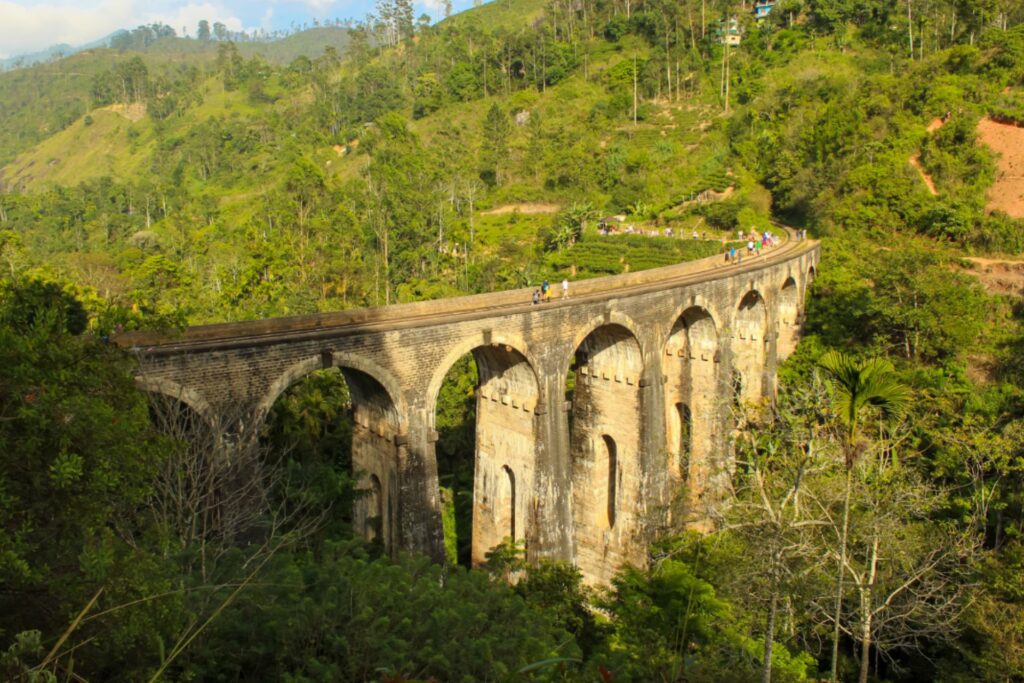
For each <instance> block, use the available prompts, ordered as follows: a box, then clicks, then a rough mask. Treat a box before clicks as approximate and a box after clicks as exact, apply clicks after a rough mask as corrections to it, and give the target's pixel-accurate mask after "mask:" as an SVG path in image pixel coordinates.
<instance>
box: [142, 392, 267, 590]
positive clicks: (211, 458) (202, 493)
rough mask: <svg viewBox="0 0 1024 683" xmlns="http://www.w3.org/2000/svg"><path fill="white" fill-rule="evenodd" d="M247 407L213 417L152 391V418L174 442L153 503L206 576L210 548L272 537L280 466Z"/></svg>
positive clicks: (178, 548) (165, 528) (181, 549)
mask: <svg viewBox="0 0 1024 683" xmlns="http://www.w3.org/2000/svg"><path fill="white" fill-rule="evenodd" d="M242 410H243V409H239V412H237V413H234V414H232V413H230V412H229V411H228V410H224V411H222V412H220V413H218V414H215V415H212V416H211V417H212V418H213V420H210V419H207V417H206V416H202V415H200V414H199V412H198V411H196V410H195V409H194V408H193V406H192V405H190V404H189V403H186V402H185V401H183V400H180V399H179V398H177V397H175V396H169V395H167V394H160V393H150V394H149V415H150V420H151V421H152V424H153V426H154V427H155V428H156V429H157V430H158V431H160V432H162V433H163V434H165V435H166V436H168V437H170V440H171V443H170V444H169V448H168V449H167V451H166V453H164V454H163V457H162V458H161V462H160V467H159V469H158V470H157V472H156V473H155V476H154V478H153V481H152V499H151V500H150V501H149V504H150V505H151V507H152V509H153V510H154V512H155V513H156V519H157V523H158V524H159V525H160V527H161V531H162V533H165V534H166V535H167V537H168V538H172V539H174V540H175V552H178V553H180V554H181V555H180V556H181V557H182V559H183V561H185V562H187V563H194V568H195V569H196V570H197V571H199V572H202V573H203V575H204V576H205V572H206V571H207V569H208V568H209V567H210V566H211V565H210V564H208V562H212V558H211V557H210V555H209V554H208V553H209V550H210V548H214V547H220V548H224V547H225V546H226V545H228V544H235V543H237V544H249V543H262V542H264V541H266V540H267V538H268V536H269V534H270V533H272V532H271V531H270V530H269V529H268V527H267V524H266V520H267V517H268V514H269V513H270V512H271V511H272V510H273V509H274V502H275V499H276V498H278V497H279V496H280V495H281V493H282V492H281V488H280V486H279V482H280V477H279V474H280V468H279V467H278V466H277V463H275V462H273V460H272V459H271V458H269V457H268V452H267V450H266V449H265V448H264V447H263V446H262V444H261V443H260V442H259V440H258V439H257V438H254V433H253V432H252V431H251V430H252V429H253V427H252V420H251V419H249V418H250V417H251V416H250V415H249V414H247V413H243V412H242Z"/></svg>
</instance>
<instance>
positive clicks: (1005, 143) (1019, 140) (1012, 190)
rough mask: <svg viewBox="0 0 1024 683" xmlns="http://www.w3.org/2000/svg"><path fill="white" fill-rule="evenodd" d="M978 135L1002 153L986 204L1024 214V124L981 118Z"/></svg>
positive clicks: (993, 208) (1011, 214)
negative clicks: (1021, 125)
mask: <svg viewBox="0 0 1024 683" xmlns="http://www.w3.org/2000/svg"><path fill="white" fill-rule="evenodd" d="M978 136H979V137H980V138H981V141H982V142H983V143H985V144H986V145H988V147H989V148H990V149H991V150H992V151H993V152H996V153H997V154H998V155H999V161H998V162H997V164H996V166H997V168H998V173H997V175H996V181H995V183H993V184H992V188H991V189H990V190H989V193H988V204H987V205H986V206H985V208H986V209H988V210H989V211H1002V212H1003V213H1005V214H1006V215H1008V216H1011V217H1013V218H1024V128H1021V127H1019V126H1015V125H1013V124H1009V123H999V122H997V121H993V120H992V119H989V118H984V119H982V120H981V121H978Z"/></svg>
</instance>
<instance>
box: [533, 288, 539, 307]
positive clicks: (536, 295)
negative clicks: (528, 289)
mask: <svg viewBox="0 0 1024 683" xmlns="http://www.w3.org/2000/svg"><path fill="white" fill-rule="evenodd" d="M539 303H540V290H539V289H535V290H533V305H534V306H536V305H537V304H539Z"/></svg>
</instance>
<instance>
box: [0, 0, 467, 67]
mask: <svg viewBox="0 0 1024 683" xmlns="http://www.w3.org/2000/svg"><path fill="white" fill-rule="evenodd" d="M452 4H453V5H454V7H455V11H459V10H461V9H465V8H466V7H468V6H470V5H471V4H472V0H453V3H452ZM373 5H374V0H256V1H252V0H250V1H249V2H246V1H244V0H0V58H4V57H12V56H15V55H19V54H25V53H28V52H34V51H36V50H42V49H44V48H47V47H49V46H50V45H55V44H59V43H68V44H70V45H81V44H83V43H89V42H91V41H93V40H96V39H98V38H102V37H103V36H105V35H108V34H110V33H112V32H113V31H116V30H117V29H119V28H135V27H136V26H138V25H140V24H151V23H153V22H155V21H161V22H163V23H165V24H168V25H170V26H172V27H174V29H175V30H176V31H178V33H179V34H180V33H181V31H182V28H183V27H185V28H187V29H188V34H189V35H193V36H194V35H195V31H196V24H197V23H198V22H199V20H200V19H206V20H208V21H209V22H210V23H211V24H212V23H213V22H215V21H220V22H222V23H224V24H225V25H227V27H228V28H230V29H232V30H241V29H245V30H252V29H256V28H264V29H267V30H273V29H287V28H289V26H291V25H292V24H293V23H294V24H303V23H311V22H312V21H313V19H320V20H322V19H334V18H340V19H346V18H354V19H362V18H363V17H365V16H366V14H367V13H369V12H372V11H373ZM442 7H443V2H442V0H416V10H417V15H419V14H421V13H423V12H426V13H427V14H429V15H430V16H431V17H433V18H434V19H435V20H437V19H438V18H440V17H441V16H442V14H443V10H442Z"/></svg>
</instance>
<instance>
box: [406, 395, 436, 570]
mask: <svg viewBox="0 0 1024 683" xmlns="http://www.w3.org/2000/svg"><path fill="white" fill-rule="evenodd" d="M408 417H409V419H408V422H407V424H408V425H409V431H408V434H407V435H406V437H405V442H404V443H403V444H402V447H401V448H399V449H398V539H397V540H398V543H397V546H398V547H399V548H400V549H401V550H403V551H407V552H420V553H424V554H426V555H428V556H430V558H431V559H433V560H434V561H436V562H442V563H443V562H444V561H445V555H444V531H443V528H442V526H441V501H440V500H439V497H438V496H439V490H438V483H437V458H436V457H435V455H434V445H435V444H436V442H437V432H435V431H434V430H433V427H432V426H431V424H432V420H428V419H427V415H426V411H425V409H423V408H422V406H419V405H417V406H415V407H413V408H411V409H410V415H409V416H408Z"/></svg>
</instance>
